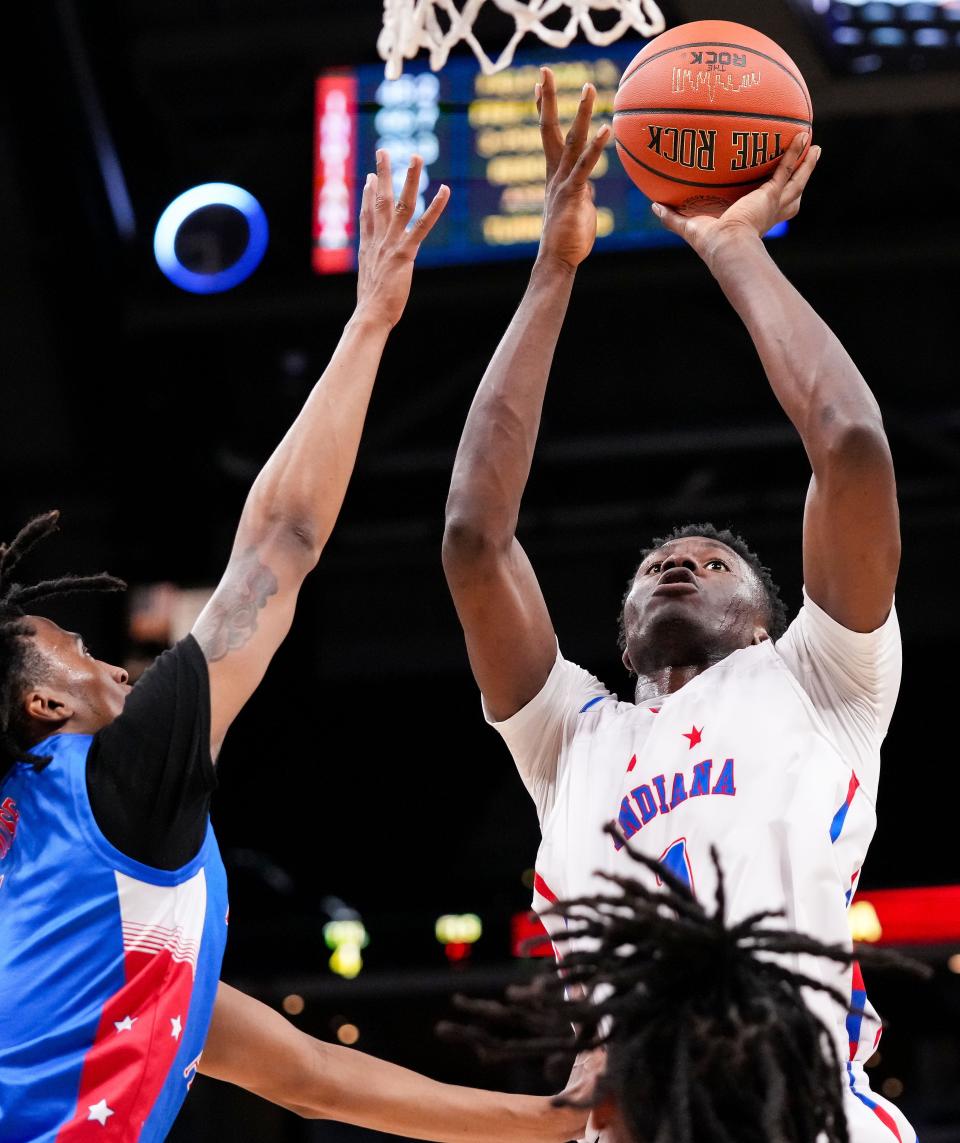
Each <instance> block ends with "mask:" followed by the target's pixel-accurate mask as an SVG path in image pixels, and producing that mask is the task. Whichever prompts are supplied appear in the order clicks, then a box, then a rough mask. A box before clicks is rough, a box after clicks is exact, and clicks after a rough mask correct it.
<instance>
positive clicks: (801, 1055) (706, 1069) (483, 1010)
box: [442, 824, 919, 1143]
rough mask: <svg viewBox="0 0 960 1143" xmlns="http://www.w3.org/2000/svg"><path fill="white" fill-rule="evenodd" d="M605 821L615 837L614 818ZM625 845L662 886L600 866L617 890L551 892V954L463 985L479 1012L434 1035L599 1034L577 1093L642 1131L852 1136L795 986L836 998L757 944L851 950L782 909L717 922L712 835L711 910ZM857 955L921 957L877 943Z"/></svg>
mask: <svg viewBox="0 0 960 1143" xmlns="http://www.w3.org/2000/svg"><path fill="white" fill-rule="evenodd" d="M607 832H608V833H610V834H612V835H613V836H614V837H615V838H618V839H620V840H622V838H620V833H619V830H618V829H617V827H616V826H615V825H612V824H611V825H610V826H608V827H607ZM626 851H627V852H628V853H629V854H630V857H631V858H632V859H633V860H634V861H635V862H637V863H638V864H639V865H642V866H643V867H644V868H645V869H648V870H650V871H652V872H654V873H656V875H657V877H658V878H659V879H660V881H661V882H662V883H663V885H662V888H660V889H654V888H650V887H648V886H647V885H645V884H642V883H641V882H640V881H638V880H636V879H634V878H632V877H627V876H623V875H613V874H602V876H603V877H604V878H605V880H607V881H609V882H611V883H612V884H613V885H614V886H616V889H617V890H618V892H615V893H612V894H610V895H598V896H592V897H580V898H576V899H574V900H571V901H561V902H558V903H557V904H556V905H554V906H553V907H552V908H551V909H550V910H549V914H548V915H553V916H557V917H560V918H562V919H563V921H564V928H563V930H562V931H561V932H560V933H559V935H557V936H555V937H554V938H553V939H554V942H555V944H556V945H558V946H559V951H558V961H559V963H557V964H555V965H551V966H550V967H549V968H547V969H546V970H544V971H543V972H542V973H541V974H540V975H538V976H537V977H536V978H535V979H534V981H533V982H532V983H530V984H526V985H520V986H517V987H515V988H513V989H511V990H510V992H509V994H508V1000H507V1002H505V1003H502V1002H499V1001H477V1000H463V999H461V1000H460V1001H459V1002H458V1003H459V1006H460V1007H461V1008H463V1009H464V1010H466V1011H468V1012H471V1013H473V1014H474V1015H475V1016H479V1017H481V1018H482V1021H483V1024H482V1026H480V1027H477V1026H473V1027H462V1026H459V1025H445V1026H443V1029H442V1031H443V1034H444V1036H445V1037H446V1038H448V1039H457V1040H467V1041H468V1042H470V1043H472V1044H473V1045H474V1046H475V1047H476V1048H477V1049H478V1050H479V1051H480V1053H481V1055H484V1056H486V1057H487V1058H495V1059H504V1058H512V1059H517V1058H520V1057H528V1058H529V1057H535V1058H536V1057H539V1058H540V1059H543V1058H544V1057H548V1058H552V1059H553V1061H554V1063H555V1064H556V1065H561V1066H562V1065H565V1066H566V1067H569V1065H570V1063H571V1062H572V1060H573V1058H574V1056H575V1055H576V1054H577V1053H579V1052H582V1051H589V1050H591V1049H594V1048H597V1047H605V1048H606V1053H607V1060H606V1068H605V1071H604V1073H603V1075H602V1076H601V1077H600V1079H599V1080H598V1083H597V1088H596V1091H595V1092H594V1094H593V1096H592V1097H591V1098H590V1099H589V1100H588V1102H587V1104H586V1105H587V1106H593V1107H595V1106H597V1105H598V1104H599V1103H601V1102H602V1101H603V1100H604V1099H605V1098H606V1097H608V1096H609V1097H612V1098H613V1099H614V1100H615V1102H616V1103H617V1105H618V1107H619V1108H620V1111H621V1113H622V1115H623V1116H624V1119H625V1122H626V1123H627V1125H628V1127H629V1129H630V1132H631V1135H632V1136H633V1137H634V1138H635V1139H636V1140H638V1141H642V1143H694V1141H696V1143H708V1141H709V1143H816V1141H817V1140H819V1139H823V1140H825V1141H827V1143H848V1134H847V1126H846V1119H845V1115H844V1109H843V1088H842V1084H841V1063H840V1060H839V1058H838V1053H837V1049H836V1046H835V1043H834V1039H833V1035H832V1034H831V1032H830V1030H829V1029H828V1028H827V1026H826V1025H825V1024H824V1022H823V1021H822V1020H821V1019H820V1018H819V1017H818V1016H817V1015H816V1014H815V1013H814V1012H813V1011H812V1010H811V1009H810V1008H809V1007H808V1006H807V1004H806V1003H805V1001H804V997H803V993H802V989H804V988H812V989H817V990H819V991H821V992H825V993H827V994H828V995H829V996H831V997H832V998H833V999H834V1000H835V1001H836V1002H837V1003H838V1004H839V1005H840V1006H841V1007H842V1008H843V1010H844V1011H849V1001H848V998H846V997H844V996H843V995H842V994H841V993H840V992H839V991H838V990H836V989H834V988H832V987H831V986H830V985H827V984H825V983H823V982H822V981H818V980H816V979H814V978H812V977H809V976H806V975H804V974H803V973H802V972H798V971H795V970H793V969H791V968H788V967H786V965H785V964H784V963H783V960H782V956H781V957H778V958H777V959H773V958H771V956H770V955H769V954H772V953H775V954H791V953H805V954H808V955H813V956H816V957H821V958H824V959H826V960H831V961H835V962H837V963H839V964H843V965H847V964H850V963H852V961H853V959H854V956H855V954H854V952H853V951H852V950H851V949H847V948H843V947H840V946H835V945H824V944H821V943H820V942H819V941H816V940H814V939H813V938H811V937H808V936H804V935H803V934H801V933H797V932H792V931H789V930H785V929H782V928H776V927H773V926H772V925H769V924H765V923H764V922H766V921H769V920H770V919H771V918H773V917H777V916H782V913H776V912H772V911H770V912H759V913H754V914H752V915H751V916H749V917H746V918H745V919H744V920H742V921H740V922H739V923H738V924H735V925H731V926H728V925H727V921H726V903H725V895H724V882H723V874H722V871H721V869H720V864H719V861H718V860H717V855H716V850H711V855H712V857H713V862H714V866H715V867H716V871H717V894H716V903H715V907H714V909H713V910H712V911H708V910H707V909H705V908H704V906H703V905H701V904H700V903H699V902H698V901H697V900H696V899H695V898H694V897H693V895H692V893H691V891H690V890H689V889H688V888H687V886H686V885H685V884H683V882H681V881H680V880H679V879H678V878H677V877H675V876H674V875H673V874H672V873H671V872H670V870H669V869H667V868H665V867H664V866H663V865H661V864H660V863H659V862H656V861H653V860H651V859H650V858H647V857H644V856H643V855H642V854H640V853H637V852H635V851H633V850H631V849H630V848H629V846H627V847H626ZM584 938H588V940H587V942H586V943H585V942H584ZM578 946H579V947H578ZM856 955H857V956H858V957H859V959H861V960H863V961H865V962H873V963H885V964H888V965H889V964H896V965H900V966H903V965H907V966H909V967H911V968H913V969H915V970H916V969H917V968H918V967H919V966H916V965H914V964H913V963H912V962H907V961H905V960H904V959H903V958H900V957H897V956H894V955H893V954H889V953H880V952H879V951H878V950H875V949H867V950H865V952H863V953H862V954H861V953H858V954H856ZM571 1024H572V1025H573V1026H574V1029H575V1030H574V1031H572V1032H571ZM558 1102H561V1103H564V1102H565V1103H567V1104H568V1105H569V1104H570V1103H572V1102H573V1101H572V1100H564V1099H563V1098H562V1097H561V1098H560V1099H559V1100H558Z"/></svg>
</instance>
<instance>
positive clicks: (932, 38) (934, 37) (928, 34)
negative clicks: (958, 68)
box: [913, 28, 950, 48]
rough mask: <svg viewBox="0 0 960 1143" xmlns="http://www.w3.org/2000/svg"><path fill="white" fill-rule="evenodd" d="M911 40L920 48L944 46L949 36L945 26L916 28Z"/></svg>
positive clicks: (948, 41) (947, 42)
mask: <svg viewBox="0 0 960 1143" xmlns="http://www.w3.org/2000/svg"><path fill="white" fill-rule="evenodd" d="M913 42H914V43H915V44H916V45H917V46H918V47H921V48H945V47H947V45H948V44H949V43H950V37H949V35H947V31H946V29H945V28H918V29H917V30H916V31H915V32H914V33H913Z"/></svg>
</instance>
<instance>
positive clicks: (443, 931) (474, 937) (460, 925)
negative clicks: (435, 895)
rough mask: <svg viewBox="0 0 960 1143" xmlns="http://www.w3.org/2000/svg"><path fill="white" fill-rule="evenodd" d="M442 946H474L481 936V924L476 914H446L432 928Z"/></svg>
mask: <svg viewBox="0 0 960 1143" xmlns="http://www.w3.org/2000/svg"><path fill="white" fill-rule="evenodd" d="M434 932H435V933H436V937H437V940H438V941H439V942H440V943H441V944H442V945H452V944H460V945H474V944H476V943H477V941H478V940H480V938H481V936H482V935H483V922H482V921H481V920H480V918H479V917H478V916H477V914H476V913H446V914H444V916H442V917H438V918H437V923H436V925H435V926H434Z"/></svg>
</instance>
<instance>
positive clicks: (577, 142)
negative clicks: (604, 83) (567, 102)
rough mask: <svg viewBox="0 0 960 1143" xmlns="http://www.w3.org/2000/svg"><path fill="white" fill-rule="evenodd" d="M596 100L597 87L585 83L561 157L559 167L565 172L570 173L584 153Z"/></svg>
mask: <svg viewBox="0 0 960 1143" xmlns="http://www.w3.org/2000/svg"><path fill="white" fill-rule="evenodd" d="M596 100H597V89H596V88H595V87H594V86H593V84H592V83H585V84H584V85H583V91H582V92H581V93H580V105H579V107H578V108H577V113H576V115H575V116H574V117H573V123H572V124H571V126H570V130H569V131H568V132H567V138H566V141H565V143H564V148H563V155H562V157H561V159H560V168H559V169H560V170H561V171H562V172H564V173H569V171H570V170H572V169H573V166H574V164H575V163H576V162H577V161H578V160H579V159H580V157H581V155H582V154H583V148H584V147H585V146H586V142H587V135H588V134H589V132H590V119H591V118H592V116H593V105H594V103H596Z"/></svg>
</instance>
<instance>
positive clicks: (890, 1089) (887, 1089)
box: [880, 1076, 903, 1099]
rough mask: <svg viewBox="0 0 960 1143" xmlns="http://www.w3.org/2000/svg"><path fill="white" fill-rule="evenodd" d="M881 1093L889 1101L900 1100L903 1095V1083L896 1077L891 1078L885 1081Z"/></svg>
mask: <svg viewBox="0 0 960 1143" xmlns="http://www.w3.org/2000/svg"><path fill="white" fill-rule="evenodd" d="M880 1091H881V1093H882V1094H883V1095H885V1096H886V1097H887V1099H899V1098H900V1096H901V1095H903V1081H902V1080H898V1079H897V1077H896V1076H890V1077H889V1078H888V1079H885V1080H884V1081H883V1083H882V1084H881V1086H880Z"/></svg>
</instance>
